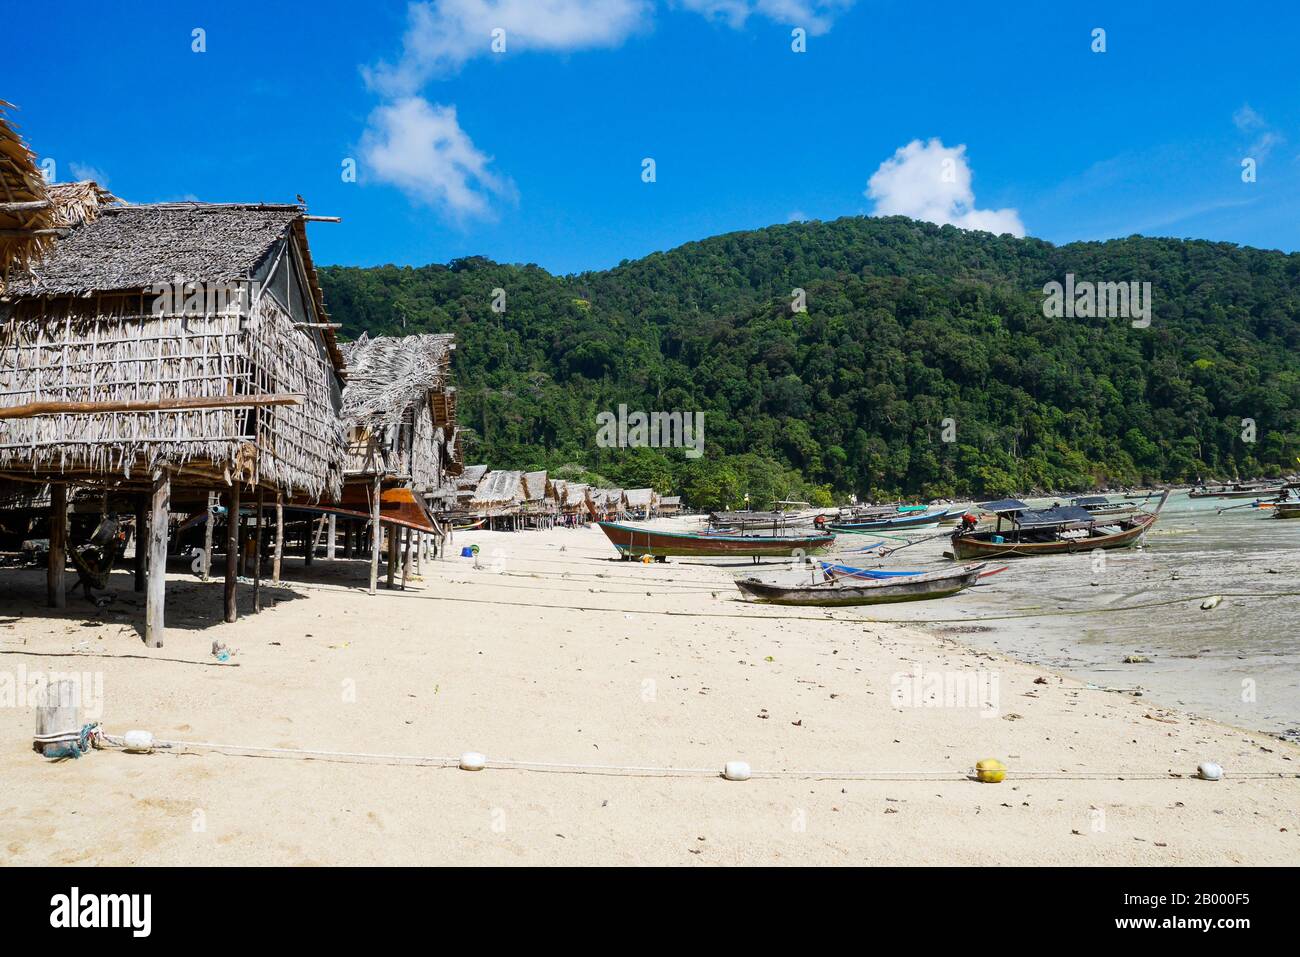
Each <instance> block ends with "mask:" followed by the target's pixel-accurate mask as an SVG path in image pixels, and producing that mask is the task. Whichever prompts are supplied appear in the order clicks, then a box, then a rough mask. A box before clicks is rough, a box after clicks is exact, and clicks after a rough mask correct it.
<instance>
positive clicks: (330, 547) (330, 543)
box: [325, 515, 338, 562]
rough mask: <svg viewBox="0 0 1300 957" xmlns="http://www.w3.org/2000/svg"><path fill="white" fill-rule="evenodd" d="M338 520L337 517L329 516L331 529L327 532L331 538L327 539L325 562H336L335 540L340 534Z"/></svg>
mask: <svg viewBox="0 0 1300 957" xmlns="http://www.w3.org/2000/svg"><path fill="white" fill-rule="evenodd" d="M337 518H338V516H337V515H330V516H329V528H328V529H327V530H326V532H325V534H326V535H328V536H329V537H328V538H326V539H325V560H326V561H329V562H332V561H334V549H335V547H336V546H335V538H336V536H337V534H338V522H337V521H336V519H337Z"/></svg>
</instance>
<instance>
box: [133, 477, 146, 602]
mask: <svg viewBox="0 0 1300 957" xmlns="http://www.w3.org/2000/svg"><path fill="white" fill-rule="evenodd" d="M148 502H149V496H147V495H137V496H136V497H135V590H136V591H138V592H142V591H144V585H145V572H146V570H147V568H148V559H147V556H148V554H149V549H148V545H147V542H148V540H149V505H148Z"/></svg>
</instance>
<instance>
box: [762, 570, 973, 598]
mask: <svg viewBox="0 0 1300 957" xmlns="http://www.w3.org/2000/svg"><path fill="white" fill-rule="evenodd" d="M983 568H984V565H983V563H980V564H976V565H967V566H966V567H964V568H959V569H944V570H943V571H937V572H926V573H924V574H918V575H899V576H894V577H890V578H881V579H876V580H865V579H853V580H849V581H844V580H840V581H833V582H831V583H828V584H823V585H775V584H772V583H771V582H764V581H759V580H758V579H756V578H742V579H740V580H739V581H737V582H736V587H737V588H739V589H740V591H741V594H743V595H745V596H746V597H748V598H751V599H753V600H754V601H760V602H764V603H766V604H769V605H816V606H818V607H823V608H835V607H841V606H845V605H886V604H893V603H896V602H904V601H928V600H929V599H932V598H946V597H947V596H948V595H955V594H956V593H957V592H959V591H962V590H963V589H965V588H969V587H970V586H971V585H974V584H975V582H977V581H978V580H979V577H980V570H981V569H983Z"/></svg>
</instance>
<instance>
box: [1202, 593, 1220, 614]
mask: <svg viewBox="0 0 1300 957" xmlns="http://www.w3.org/2000/svg"><path fill="white" fill-rule="evenodd" d="M1221 601H1223V596H1222V595H1211V596H1210V597H1209V598H1207V599H1205V601H1203V602H1201V611H1209V610H1210V609H1211V608H1218V607H1219V603H1220V602H1221Z"/></svg>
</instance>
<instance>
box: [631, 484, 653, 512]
mask: <svg viewBox="0 0 1300 957" xmlns="http://www.w3.org/2000/svg"><path fill="white" fill-rule="evenodd" d="M654 494H655V493H654V489H652V488H630V489H628V490H627V491H626V492H624V493H623V496H624V498H626V499H627V504H628V507H629V508H649V507H650V506H651V505H653V504H654Z"/></svg>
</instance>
